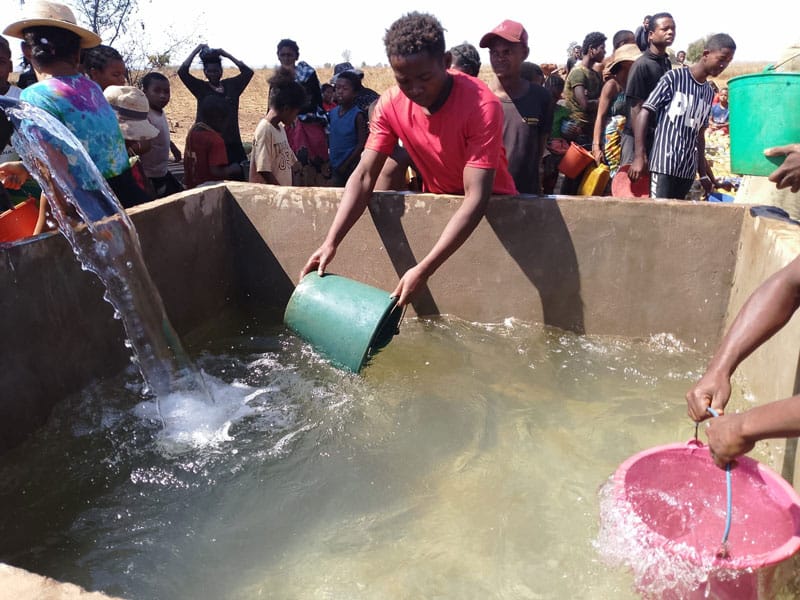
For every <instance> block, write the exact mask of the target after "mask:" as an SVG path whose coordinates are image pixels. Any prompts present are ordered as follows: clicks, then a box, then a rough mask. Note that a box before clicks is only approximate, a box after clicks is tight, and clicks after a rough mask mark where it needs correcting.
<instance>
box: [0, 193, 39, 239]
mask: <svg viewBox="0 0 800 600" xmlns="http://www.w3.org/2000/svg"><path fill="white" fill-rule="evenodd" d="M38 220H39V207H38V206H37V205H36V200H34V199H33V198H29V199H28V200H26V201H25V202H22V203H21V204H18V205H17V206H15V207H14V208H12V209H11V210H7V211H6V212H4V213H3V214H0V242H15V241H17V240H20V239H22V238H26V237H28V236H31V235H33V230H34V229H35V228H36V221H38Z"/></svg>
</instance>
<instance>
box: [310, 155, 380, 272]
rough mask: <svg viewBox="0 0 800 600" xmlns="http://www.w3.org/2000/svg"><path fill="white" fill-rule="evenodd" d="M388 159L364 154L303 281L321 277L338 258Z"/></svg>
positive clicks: (313, 255)
mask: <svg viewBox="0 0 800 600" xmlns="http://www.w3.org/2000/svg"><path fill="white" fill-rule="evenodd" d="M387 158H388V157H387V156H386V155H385V154H381V153H379V152H375V151H374V150H369V149H367V150H364V152H363V154H362V155H361V160H360V161H359V162H358V165H357V166H356V168H355V170H354V171H353V174H352V175H350V177H349V178H348V180H347V183H346V184H345V186H344V192H343V193H342V200H341V202H340V203H339V209H338V210H337V211H336V216H335V217H334V219H333V223H332V224H331V227H330V229H328V235H327V236H325V241H324V242H323V243H322V245H321V246H320V247H319V248H317V250H316V251H315V252H314V253H313V254H312V255H311V256H310V257H309V259H308V261H307V262H306V264H305V266H304V267H303V270H302V271H301V272H300V279H302V278H303V277H305V276H306V274H308V273H310V272H311V271H314V270H316V271H317V272H318V273H319V274H320V275H322V274H323V273H324V272H325V269H326V268H327V267H328V265H329V264H330V262H331V261H332V260H333V257H334V256H336V249H337V248H338V247H339V244H341V243H342V240H343V239H344V237H345V236H346V235H347V232H348V231H350V228H351V227H353V225H354V224H355V223H356V221H358V219H359V217H360V216H361V215H362V214H363V212H364V210H365V209H366V208H367V203H368V202H369V199H370V198H371V197H372V191H373V190H374V189H375V182H376V181H377V179H378V175H380V172H381V169H382V168H383V164H384V163H385V162H386V159H387Z"/></svg>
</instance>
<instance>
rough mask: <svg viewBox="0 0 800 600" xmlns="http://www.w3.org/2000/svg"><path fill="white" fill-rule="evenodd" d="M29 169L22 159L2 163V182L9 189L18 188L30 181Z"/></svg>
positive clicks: (0, 176) (0, 168)
mask: <svg viewBox="0 0 800 600" xmlns="http://www.w3.org/2000/svg"><path fill="white" fill-rule="evenodd" d="M28 177H30V175H29V174H28V170H27V169H26V168H25V165H23V164H22V161H18V160H17V161H12V162H6V163H3V164H0V182H2V183H3V187H5V188H6V189H9V190H18V189H19V188H21V187H22V185H23V184H24V183H25V182H26V181H28Z"/></svg>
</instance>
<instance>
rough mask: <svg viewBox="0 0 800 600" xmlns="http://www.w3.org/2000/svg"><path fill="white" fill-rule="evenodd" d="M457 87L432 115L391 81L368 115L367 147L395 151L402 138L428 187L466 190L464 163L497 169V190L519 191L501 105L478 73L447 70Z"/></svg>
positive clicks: (436, 190)
mask: <svg viewBox="0 0 800 600" xmlns="http://www.w3.org/2000/svg"><path fill="white" fill-rule="evenodd" d="M449 74H450V75H451V76H452V77H453V87H452V89H451V90H450V95H449V96H448V97H447V100H446V101H445V103H444V105H443V106H442V107H441V108H440V109H439V110H437V111H436V112H435V113H434V114H432V115H428V114H426V113H425V110H424V109H423V108H422V107H421V106H420V105H419V104H415V103H414V102H412V101H411V100H409V99H408V97H407V96H406V95H405V94H403V92H401V91H400V88H399V87H397V86H393V87H392V88H390V89H389V90H387V91H386V92H384V93H383V94H382V95H381V98H380V100H378V104H377V106H376V107H375V112H374V113H373V116H372V119H370V133H369V138H368V139H367V145H366V147H367V148H369V149H370V150H375V151H376V152H381V153H383V154H391V153H392V150H393V149H394V147H395V145H396V144H397V140H398V139H400V140H402V142H403V147H404V148H405V149H406V150H407V151H408V154H409V156H410V157H411V160H412V161H413V162H414V166H415V167H416V168H417V169H419V172H420V174H421V175H422V183H423V187H424V190H425V191H427V192H433V193H434V194H463V193H464V167H465V166H469V167H476V168H478V169H494V170H495V176H494V187H493V188H492V192H493V193H495V194H511V195H516V194H517V189H516V187H514V180H513V179H512V178H511V174H510V173H509V172H508V161H507V160H506V152H505V149H504V147H503V107H502V105H501V104H500V100H498V99H497V96H495V95H494V94H493V93H492V91H491V90H490V89H489V87H488V86H487V85H486V84H485V83H483V82H482V81H480V80H479V79H476V78H474V77H470V76H469V75H465V74H464V73H461V72H458V71H452V70H451V71H449Z"/></svg>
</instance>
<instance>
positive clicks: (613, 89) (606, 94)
mask: <svg viewBox="0 0 800 600" xmlns="http://www.w3.org/2000/svg"><path fill="white" fill-rule="evenodd" d="M616 95H617V84H616V82H615V81H614V80H612V79H609V80H608V81H606V82H605V83H604V84H603V88H602V89H601V90H600V98H599V99H598V101H597V102H598V104H597V114H596V115H595V117H594V130H593V133H592V156H594V160H595V162H596V163H597V164H598V165H599V164H602V163H603V130H604V129H605V125H606V117H607V116H608V111H609V109H610V108H611V103H612V102H613V101H614V96H616Z"/></svg>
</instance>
